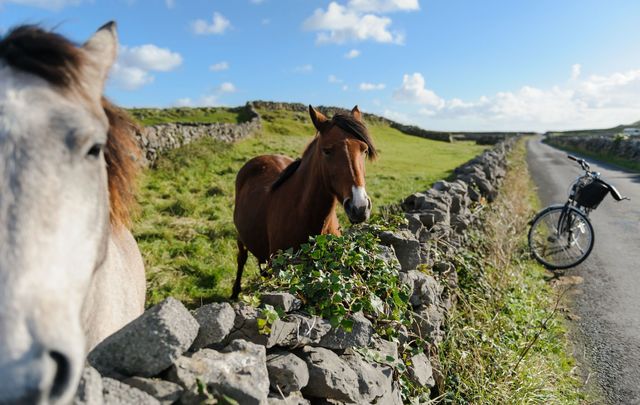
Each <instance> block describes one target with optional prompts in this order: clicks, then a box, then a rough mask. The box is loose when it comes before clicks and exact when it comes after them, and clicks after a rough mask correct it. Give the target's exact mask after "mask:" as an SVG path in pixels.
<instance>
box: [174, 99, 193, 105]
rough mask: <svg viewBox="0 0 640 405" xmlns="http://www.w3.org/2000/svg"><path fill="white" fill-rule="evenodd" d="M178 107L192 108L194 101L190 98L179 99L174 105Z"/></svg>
mask: <svg viewBox="0 0 640 405" xmlns="http://www.w3.org/2000/svg"><path fill="white" fill-rule="evenodd" d="M173 105H174V106H176V107H191V106H192V105H193V100H191V99H190V98H189V97H184V98H179V99H177V100H176V102H175V103H173Z"/></svg>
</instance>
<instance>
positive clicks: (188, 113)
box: [128, 107, 247, 125]
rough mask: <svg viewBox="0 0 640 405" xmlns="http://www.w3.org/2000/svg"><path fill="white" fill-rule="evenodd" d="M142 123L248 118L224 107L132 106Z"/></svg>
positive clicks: (205, 121)
mask: <svg viewBox="0 0 640 405" xmlns="http://www.w3.org/2000/svg"><path fill="white" fill-rule="evenodd" d="M128 111H129V114H131V115H132V116H133V117H134V118H135V119H136V120H137V121H138V122H139V123H140V124H142V125H157V124H166V123H170V122H181V123H187V122H198V123H203V124H208V123H214V122H226V123H231V124H237V123H240V122H243V121H246V120H247V117H246V116H245V115H244V114H242V113H241V112H239V110H238V111H236V110H234V109H230V108H224V107H201V108H186V107H185V108H180V107H177V108H164V109H159V108H131V109H129V110H128Z"/></svg>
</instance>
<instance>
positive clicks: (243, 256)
mask: <svg viewBox="0 0 640 405" xmlns="http://www.w3.org/2000/svg"><path fill="white" fill-rule="evenodd" d="M248 257H249V251H248V250H247V247H246V246H245V245H244V244H243V243H242V242H241V241H240V239H238V273H236V282H235V283H234V284H233V293H231V299H233V300H235V299H237V298H238V295H239V294H240V289H241V287H242V270H244V265H245V264H246V263H247V258H248Z"/></svg>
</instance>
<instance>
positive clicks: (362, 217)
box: [342, 197, 371, 224]
mask: <svg viewBox="0 0 640 405" xmlns="http://www.w3.org/2000/svg"><path fill="white" fill-rule="evenodd" d="M342 205H343V207H344V211H345V212H346V213H347V217H348V218H349V221H350V222H351V223H352V224H359V223H362V222H364V221H366V220H368V219H369V217H370V216H371V199H370V198H369V197H367V204H366V205H363V206H360V207H356V206H355V205H353V203H352V200H351V198H347V199H345V200H344V203H343V204H342Z"/></svg>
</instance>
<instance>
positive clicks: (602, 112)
mask: <svg viewBox="0 0 640 405" xmlns="http://www.w3.org/2000/svg"><path fill="white" fill-rule="evenodd" d="M581 70H582V69H581V68H572V75H571V78H570V80H567V81H566V82H565V83H563V84H559V85H555V86H551V87H549V88H538V87H535V86H530V85H525V86H522V87H520V88H519V89H517V90H511V91H500V92H497V93H496V94H494V95H492V96H482V97H480V98H478V99H476V100H471V101H468V100H461V99H458V98H452V99H450V100H444V99H442V98H440V97H439V96H437V95H436V94H435V93H434V92H433V91H432V90H429V89H427V88H425V86H424V79H423V78H422V75H420V74H413V75H404V79H403V86H402V87H401V88H400V89H398V90H397V91H396V93H395V96H396V99H399V100H404V101H410V102H413V103H415V104H416V105H418V106H420V107H421V108H420V109H419V110H418V113H419V114H420V115H422V116H424V117H429V123H431V124H433V123H434V122H436V120H439V121H441V122H450V123H453V125H455V126H456V128H457V129H464V128H461V127H467V128H469V129H476V130H477V129H487V130H488V129H493V130H535V131H545V130H551V129H556V130H562V129H576V128H600V127H610V126H615V125H618V124H621V123H631V122H634V121H637V120H638V119H640V98H638V94H640V69H635V70H629V71H626V72H615V73H611V74H608V75H590V76H588V77H585V76H583V75H582V71H581ZM576 72H578V73H580V74H576ZM427 94H428V95H429V96H426V95H427Z"/></svg>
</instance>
